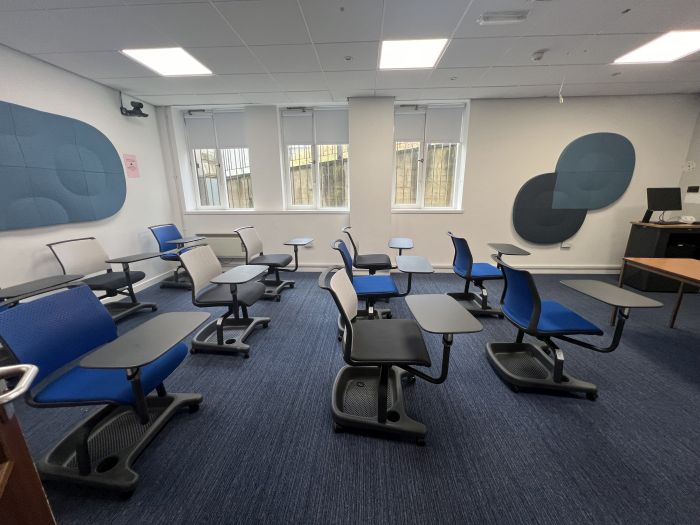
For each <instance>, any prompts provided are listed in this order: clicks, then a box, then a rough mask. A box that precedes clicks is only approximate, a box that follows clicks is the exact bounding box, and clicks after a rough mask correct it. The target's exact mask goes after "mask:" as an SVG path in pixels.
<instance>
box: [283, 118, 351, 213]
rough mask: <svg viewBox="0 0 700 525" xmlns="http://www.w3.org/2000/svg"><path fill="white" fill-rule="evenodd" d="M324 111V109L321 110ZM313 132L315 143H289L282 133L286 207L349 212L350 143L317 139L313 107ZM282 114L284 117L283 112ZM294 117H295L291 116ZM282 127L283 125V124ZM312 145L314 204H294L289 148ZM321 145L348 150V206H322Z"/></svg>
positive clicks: (346, 179) (346, 192)
mask: <svg viewBox="0 0 700 525" xmlns="http://www.w3.org/2000/svg"><path fill="white" fill-rule="evenodd" d="M321 111H323V110H321ZM310 113H311V133H312V139H313V144H287V143H286V140H285V138H284V133H282V141H281V147H282V148H283V158H284V170H283V176H284V189H285V199H284V200H285V209H286V210H290V211H320V212H326V211H328V212H334V211H335V212H349V211H350V144H325V143H320V142H318V141H317V140H316V109H315V108H311V110H310ZM280 116H281V117H282V118H283V115H282V113H280ZM291 118H294V117H291ZM281 127H282V126H281ZM304 146H310V147H311V173H312V183H313V203H312V204H294V203H293V202H292V199H293V195H294V192H293V188H292V174H291V166H290V162H289V149H290V147H304ZM321 146H336V147H337V146H345V147H347V150H348V159H347V169H346V173H345V200H346V202H347V205H346V206H343V207H339V206H333V207H331V206H322V205H321V203H322V202H323V199H322V197H321V168H320V162H319V155H320V152H319V148H320V147H321Z"/></svg>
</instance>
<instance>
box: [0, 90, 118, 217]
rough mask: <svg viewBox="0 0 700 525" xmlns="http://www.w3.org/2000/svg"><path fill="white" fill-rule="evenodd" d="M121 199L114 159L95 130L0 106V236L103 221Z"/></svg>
mask: <svg viewBox="0 0 700 525" xmlns="http://www.w3.org/2000/svg"><path fill="white" fill-rule="evenodd" d="M125 199H126V181H125V179H124V169H123V168H122V163H121V160H120V158H119V154H118V153H117V150H116V149H115V148H114V146H113V145H112V143H111V142H110V141H109V139H108V138H107V137H105V136H104V134H102V133H101V132H100V131H99V130H97V129H96V128H94V127H92V126H90V125H88V124H86V123H85V122H81V121H79V120H75V119H72V118H68V117H63V116H60V115H54V114H52V113H45V112H43V111H37V110H35V109H30V108H26V107H23V106H17V105H15V104H9V103H7V102H0V231H2V230H16V229H21V228H36V227H39V226H51V225H54V224H66V223H71V222H83V221H96V220H99V219H104V218H106V217H110V216H111V215H114V214H115V213H117V212H118V211H119V210H120V209H121V207H122V206H123V204H124V200H125Z"/></svg>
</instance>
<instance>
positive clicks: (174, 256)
mask: <svg viewBox="0 0 700 525" xmlns="http://www.w3.org/2000/svg"><path fill="white" fill-rule="evenodd" d="M174 248H175V246H173V247H172V248H168V249H169V250H172V249H174ZM191 249H192V248H183V249H181V250H180V251H179V253H185V252H188V251H190V250H191ZM160 258H161V259H163V260H164V261H172V262H177V261H179V260H180V255H179V254H178V253H164V254H163V255H161V256H160Z"/></svg>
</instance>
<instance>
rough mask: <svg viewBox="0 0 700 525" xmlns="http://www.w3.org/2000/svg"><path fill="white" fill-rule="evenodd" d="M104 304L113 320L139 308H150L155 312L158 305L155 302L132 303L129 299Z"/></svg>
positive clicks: (133, 312)
mask: <svg viewBox="0 0 700 525" xmlns="http://www.w3.org/2000/svg"><path fill="white" fill-rule="evenodd" d="M102 304H104V306H105V308H107V311H108V312H109V314H110V315H111V316H112V319H113V320H114V322H117V321H121V320H122V319H124V318H125V317H128V316H130V315H131V314H135V313H136V312H138V311H140V310H151V312H155V311H156V310H158V306H157V305H156V304H155V303H132V302H131V301H113V302H111V303H102Z"/></svg>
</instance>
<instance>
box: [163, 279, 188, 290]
mask: <svg viewBox="0 0 700 525" xmlns="http://www.w3.org/2000/svg"><path fill="white" fill-rule="evenodd" d="M160 287H161V288H180V289H181V290H191V289H192V281H191V280H190V278H189V276H181V277H178V278H175V277H173V276H171V277H166V278H165V279H163V280H162V281H161V282H160Z"/></svg>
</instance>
